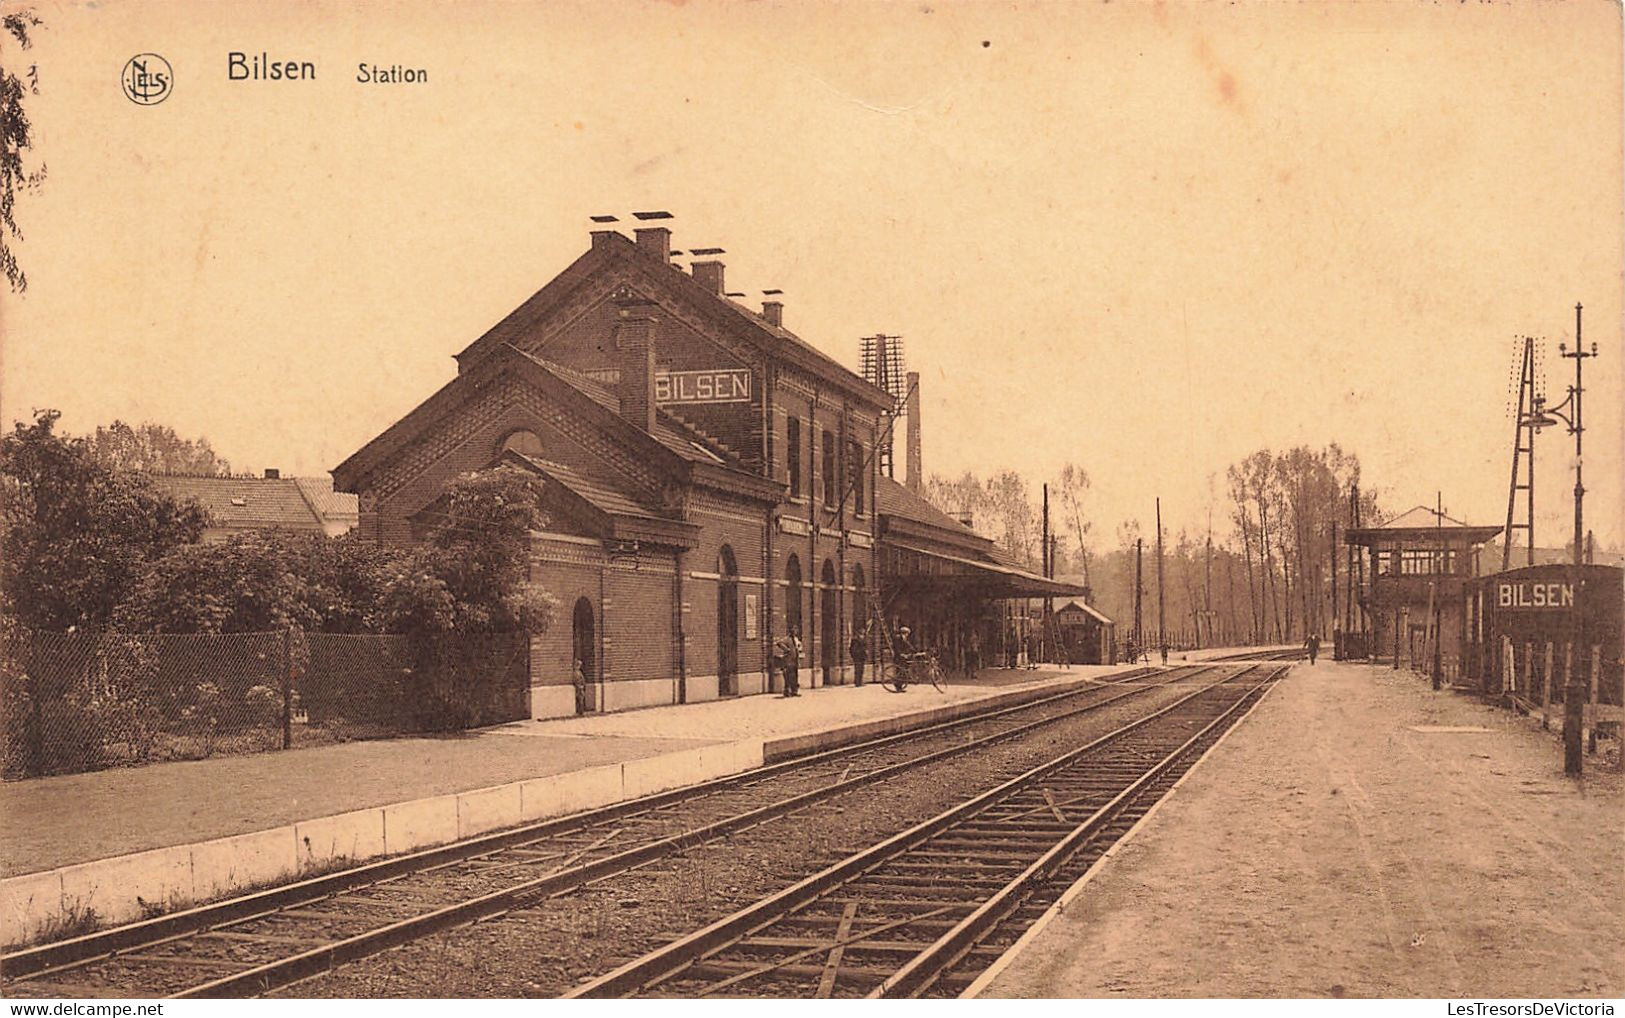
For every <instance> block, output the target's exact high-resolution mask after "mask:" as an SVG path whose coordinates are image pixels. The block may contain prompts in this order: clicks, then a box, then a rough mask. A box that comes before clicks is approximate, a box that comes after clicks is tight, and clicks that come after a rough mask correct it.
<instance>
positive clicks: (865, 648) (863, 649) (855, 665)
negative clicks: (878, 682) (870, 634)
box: [846, 632, 869, 686]
mask: <svg viewBox="0 0 1625 1018" xmlns="http://www.w3.org/2000/svg"><path fill="white" fill-rule="evenodd" d="M846 649H847V652H848V653H850V654H851V655H852V684H853V685H854V686H861V685H863V666H864V665H865V664H867V663H868V662H869V645H868V644H867V643H864V642H863V633H861V632H860V633H853V634H852V642H851V643H850V644H849V645H848V646H847V648H846Z"/></svg>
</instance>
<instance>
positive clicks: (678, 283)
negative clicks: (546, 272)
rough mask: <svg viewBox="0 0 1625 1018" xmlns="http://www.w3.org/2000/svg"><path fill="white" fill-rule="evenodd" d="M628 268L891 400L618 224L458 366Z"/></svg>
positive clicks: (857, 391)
mask: <svg viewBox="0 0 1625 1018" xmlns="http://www.w3.org/2000/svg"><path fill="white" fill-rule="evenodd" d="M617 270H625V271H626V272H627V273H629V274H632V275H635V276H636V277H637V278H638V280H639V281H640V282H642V283H644V284H647V285H648V287H649V288H650V289H653V290H657V291H660V292H662V293H663V294H664V295H665V296H666V297H668V298H669V299H671V300H673V301H674V302H677V303H681V304H684V305H686V306H688V307H690V308H693V309H694V310H696V311H699V312H700V313H702V314H708V315H710V316H712V318H713V320H714V321H716V323H717V324H718V325H719V326H720V327H722V328H724V329H726V330H727V332H728V334H729V335H730V336H733V337H735V338H737V339H740V340H743V341H744V342H746V343H748V344H749V345H751V346H753V347H755V348H756V349H757V350H759V351H761V352H762V353H763V354H765V355H767V356H769V357H776V358H779V359H781V360H783V361H785V362H787V363H789V364H792V365H794V366H796V367H799V368H801V369H802V370H804V371H807V372H809V373H810V374H813V375H815V376H817V377H818V378H820V379H822V380H823V381H825V382H827V383H829V384H831V385H834V386H837V387H838V388H840V389H841V390H843V391H845V392H847V393H848V394H850V395H852V396H854V397H856V398H858V399H860V400H863V401H864V402H867V403H869V404H871V405H872V406H873V407H874V408H875V409H877V410H878V409H882V408H886V407H889V406H890V405H891V402H892V399H891V396H890V395H889V394H887V393H886V392H885V390H883V389H880V388H877V387H876V386H873V385H870V384H869V383H868V382H867V381H865V380H864V379H863V378H862V377H860V376H859V375H857V374H855V373H854V372H852V371H851V370H849V369H848V368H846V367H844V366H843V365H841V364H840V363H838V362H837V361H835V360H834V359H833V358H831V357H829V356H828V355H827V354H825V353H823V352H822V351H821V350H819V349H818V348H817V347H815V346H813V345H812V344H811V343H808V342H807V341H806V340H804V339H802V338H801V337H800V336H797V335H796V334H795V333H793V332H791V331H790V330H789V329H786V328H784V327H782V326H778V325H773V324H771V323H769V322H768V321H767V319H765V318H763V317H762V316H761V315H759V314H757V313H756V312H754V311H751V310H750V309H748V308H746V307H745V306H744V305H742V304H737V303H735V302H734V301H732V300H730V299H728V298H727V297H724V296H722V295H721V294H718V293H716V292H714V291H712V290H711V289H710V288H709V287H707V286H706V285H705V284H703V283H701V282H699V281H697V280H696V279H694V277H693V276H691V275H689V274H688V273H686V272H683V271H681V270H680V269H677V268H674V267H673V266H671V265H669V264H666V263H663V262H661V261H660V260H659V259H658V258H657V257H655V256H653V255H651V254H650V253H649V252H647V251H644V250H643V249H641V248H639V247H638V246H637V244H635V243H634V242H633V241H632V240H630V239H629V238H627V237H626V236H625V235H624V234H621V233H618V232H616V231H613V230H605V231H599V232H597V233H595V234H593V243H592V246H591V247H590V248H589V249H588V250H587V251H586V252H585V253H584V254H582V255H581V257H579V258H577V259H576V260H575V261H573V262H571V263H570V265H569V266H568V267H567V268H566V269H565V270H564V271H563V272H561V273H559V274H558V275H557V276H555V277H554V278H553V279H552V280H550V281H549V282H548V283H547V285H545V286H543V287H542V288H541V289H540V290H537V291H536V292H535V293H534V294H532V295H531V296H530V297H529V298H528V299H526V301H525V302H524V303H523V304H521V305H520V306H519V307H517V308H515V309H514V310H513V311H512V312H510V313H509V314H508V315H507V316H506V317H504V318H503V319H502V321H500V322H498V323H497V324H496V325H494V326H492V327H491V328H490V329H489V330H488V331H487V332H486V333H485V335H483V336H481V337H480V338H479V339H477V340H475V341H474V342H473V343H470V344H469V345H468V346H467V347H465V348H463V350H462V352H460V353H458V354H457V355H456V357H457V363H458V366H459V370H464V371H466V370H467V369H468V367H469V366H470V365H471V364H472V363H474V362H476V361H478V360H480V359H482V358H484V357H486V356H488V355H490V354H491V353H493V352H494V351H496V350H497V349H499V348H500V347H502V346H503V345H507V344H513V345H517V344H519V343H521V342H523V341H524V340H525V338H526V336H527V335H529V334H530V333H531V332H532V331H533V330H534V329H535V327H536V326H537V325H538V324H539V323H541V322H543V321H545V320H546V319H547V318H548V316H549V315H551V314H553V313H554V312H555V311H557V310H558V309H559V308H560V307H561V306H562V305H563V304H564V303H565V302H566V301H567V300H568V299H569V297H570V296H571V294H573V293H574V292H575V291H576V290H577V289H578V288H579V287H581V286H583V285H586V284H587V283H589V282H591V281H592V280H593V279H595V278H598V277H599V276H600V275H602V274H607V273H611V272H615V271H617Z"/></svg>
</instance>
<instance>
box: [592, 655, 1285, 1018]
mask: <svg viewBox="0 0 1625 1018" xmlns="http://www.w3.org/2000/svg"><path fill="white" fill-rule="evenodd" d="M1258 667H1259V666H1257V665H1254V666H1252V667H1250V668H1246V669H1243V670H1242V671H1241V672H1238V673H1235V674H1233V675H1228V676H1226V677H1224V678H1221V679H1219V680H1218V681H1216V682H1212V683H1209V684H1207V685H1204V686H1203V687H1201V688H1200V689H1197V690H1195V691H1193V692H1191V693H1189V694H1186V695H1185V696H1182V697H1180V698H1179V699H1177V700H1175V701H1174V702H1173V703H1171V704H1168V705H1167V706H1164V707H1162V708H1160V709H1158V710H1156V711H1153V712H1152V713H1150V714H1147V715H1145V716H1144V717H1141V718H1138V719H1136V720H1134V721H1131V722H1129V723H1128V724H1126V725H1123V726H1122V727H1120V728H1118V729H1116V730H1114V731H1112V732H1109V733H1107V734H1106V735H1103V736H1100V737H1099V738H1097V739H1094V740H1092V741H1090V742H1088V743H1087V744H1085V745H1083V746H1079V747H1077V748H1075V749H1071V750H1068V751H1067V752H1065V753H1062V754H1061V755H1060V756H1058V757H1055V758H1054V759H1052V760H1049V761H1047V762H1045V763H1042V764H1039V765H1038V766H1036V767H1033V768H1031V769H1030V770H1028V771H1026V772H1024V773H1022V774H1020V775H1017V776H1016V777H1014V778H1011V779H1010V780H1008V781H1005V782H1003V783H1002V784H999V785H997V786H995V787H994V788H991V789H988V790H986V791H984V792H981V793H979V794H978V795H975V796H973V797H971V798H969V799H967V800H965V801H963V802H961V803H958V804H957V805H954V806H952V807H949V808H948V809H947V810H944V811H943V812H941V813H938V814H937V815H936V816H934V817H931V818H929V819H927V820H924V821H921V822H920V823H918V824H916V825H914V826H913V827H910V828H908V829H907V830H905V831H902V832H899V833H898V834H895V835H892V836H891V837H889V838H886V839H884V840H883V841H880V842H878V843H876V844H874V845H872V846H870V847H868V848H866V849H863V850H861V851H858V852H856V853H854V854H852V855H850V856H848V857H847V858H845V859H843V860H840V861H838V862H836V863H834V864H832V865H830V866H828V867H826V868H825V869H823V870H821V871H819V872H818V873H815V874H813V875H812V876H809V877H807V878H805V879H803V880H801V881H798V882H797V883H795V884H792V885H791V886H789V887H786V888H784V889H783V890H780V891H778V892H776V893H774V894H771V895H769V896H767V897H765V898H762V899H761V900H759V901H757V902H755V903H754V904H751V905H748V906H746V907H745V908H743V909H741V910H739V911H737V912H735V913H733V914H732V915H729V916H725V917H723V918H722V919H719V920H717V921H716V922H714V923H711V924H710V925H708V926H706V927H704V928H702V929H700V930H697V931H695V932H693V933H690V934H688V935H686V936H684V937H681V938H679V939H677V940H675V941H672V942H671V943H669V944H667V945H665V946H664V947H661V948H658V949H656V950H654V951H651V952H649V953H647V954H645V955H644V956H643V957H641V958H637V959H634V960H632V961H629V962H627V963H626V964H624V965H622V966H620V967H619V968H616V969H614V970H613V971H611V972H608V973H606V974H604V975H602V976H600V977H598V978H597V979H594V980H592V981H590V982H587V983H583V984H581V985H580V986H577V987H575V988H573V989H572V990H570V991H569V992H568V993H566V994H565V995H564V999H579V998H587V997H614V996H628V995H631V994H635V993H637V992H639V991H641V990H644V989H647V988H649V987H651V986H654V985H657V984H659V983H661V982H664V981H666V980H667V979H670V978H672V977H673V976H676V975H677V974H678V973H680V972H681V971H682V970H683V969H685V968H687V967H688V966H689V965H691V964H693V963H695V962H697V961H699V960H701V959H703V958H705V957H707V956H709V955H711V954H713V953H715V952H716V951H717V950H720V949H721V948H723V947H726V946H727V945H728V944H731V943H733V942H735V941H738V940H740V939H742V938H743V937H745V936H748V935H750V934H751V933H752V932H754V931H756V930H759V929H762V928H764V927H766V926H768V925H771V924H772V923H774V922H776V921H777V920H778V919H779V918H781V917H782V916H785V915H787V914H789V913H790V912H793V911H794V910H796V909H797V908H799V907H801V906H802V905H805V904H807V903H809V902H811V901H814V900H816V899H818V898H820V897H823V896H824V895H825V894H826V893H827V892H829V891H830V890H832V889H834V888H836V887H839V886H840V885H842V884H845V883H847V882H849V881H851V880H853V879H854V878H856V877H858V876H860V875H862V874H864V873H866V872H868V871H869V870H871V869H874V868H875V867H877V866H880V865H882V864H884V863H885V862H887V861H888V860H890V859H892V858H894V857H896V856H898V855H901V854H902V853H904V852H906V851H908V850H909V849H911V848H913V847H915V846H916V845H918V844H920V843H921V842H923V841H926V840H927V839H929V838H931V837H932V836H934V835H936V834H938V833H941V832H942V831H944V830H946V829H948V828H950V827H952V826H954V825H956V824H958V823H959V822H961V821H963V820H965V819H967V818H969V817H971V816H973V815H975V814H977V813H980V812H981V811H982V810H984V809H986V808H987V807H989V806H991V805H993V804H995V803H997V802H999V801H1000V800H1002V799H1004V798H1006V797H1008V796H1009V795H1011V794H1012V793H1015V792H1018V791H1020V790H1021V789H1022V788H1024V787H1026V786H1028V785H1031V784H1033V783H1034V782H1036V781H1038V780H1040V779H1042V778H1043V777H1045V776H1047V775H1049V774H1051V773H1053V772H1055V771H1058V770H1060V769H1062V768H1065V767H1067V766H1069V765H1071V764H1073V763H1075V762H1077V761H1078V760H1080V759H1082V758H1084V757H1086V756H1088V755H1090V754H1093V753H1095V752H1097V751H1099V750H1101V749H1103V748H1106V747H1109V746H1111V745H1112V744H1114V743H1117V742H1118V741H1120V740H1122V739H1123V738H1125V737H1126V736H1128V735H1131V734H1133V733H1136V732H1139V731H1140V730H1142V729H1144V728H1146V727H1147V726H1150V725H1152V724H1155V723H1156V722H1157V721H1159V720H1161V719H1163V718H1164V717H1166V716H1168V715H1170V714H1172V713H1173V712H1174V711H1177V710H1178V709H1179V708H1181V707H1183V706H1184V705H1186V704H1187V703H1190V702H1191V701H1193V700H1195V699H1196V698H1197V697H1200V696H1203V695H1204V694H1206V693H1208V692H1210V691H1212V690H1214V689H1216V688H1218V687H1220V686H1223V685H1226V684H1229V683H1232V682H1234V681H1235V680H1236V679H1238V678H1241V677H1242V676H1244V675H1246V674H1248V673H1250V672H1252V671H1254V670H1255V669H1256V668H1258Z"/></svg>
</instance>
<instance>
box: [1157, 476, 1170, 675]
mask: <svg viewBox="0 0 1625 1018" xmlns="http://www.w3.org/2000/svg"><path fill="white" fill-rule="evenodd" d="M1162 589H1163V585H1162V499H1160V498H1159V499H1157V649H1158V650H1160V651H1161V652H1162V663H1163V664H1167V663H1168V630H1167V628H1166V627H1167V615H1166V613H1165V611H1164V607H1165V606H1164V604H1163V597H1162Z"/></svg>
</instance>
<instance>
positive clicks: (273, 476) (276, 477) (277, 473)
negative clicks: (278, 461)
mask: <svg viewBox="0 0 1625 1018" xmlns="http://www.w3.org/2000/svg"><path fill="white" fill-rule="evenodd" d="M265 479H266V480H267V481H280V480H281V479H282V471H281V470H278V469H277V468H276V467H266V468H265Z"/></svg>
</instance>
